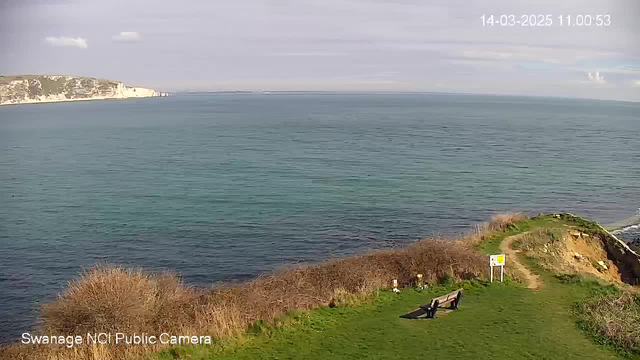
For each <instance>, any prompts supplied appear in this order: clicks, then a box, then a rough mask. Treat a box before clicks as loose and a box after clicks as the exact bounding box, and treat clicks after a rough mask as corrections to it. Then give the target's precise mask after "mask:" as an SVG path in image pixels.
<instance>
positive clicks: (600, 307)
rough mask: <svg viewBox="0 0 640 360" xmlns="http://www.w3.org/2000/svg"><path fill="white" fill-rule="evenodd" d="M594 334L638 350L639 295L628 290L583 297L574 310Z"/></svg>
mask: <svg viewBox="0 0 640 360" xmlns="http://www.w3.org/2000/svg"><path fill="white" fill-rule="evenodd" d="M578 315H579V316H580V317H581V318H582V320H583V321H584V322H585V325H586V326H587V327H588V328H589V329H590V330H592V331H594V332H595V333H596V334H597V335H599V336H601V337H604V338H606V339H609V341H612V342H613V343H616V344H619V345H621V346H623V347H624V348H626V349H628V350H631V351H632V352H635V353H640V297H638V296H637V295H636V294H633V293H630V292H624V293H622V294H612V295H607V296H596V297H592V298H590V299H587V300H586V301H584V302H583V303H582V304H580V308H579V311H578Z"/></svg>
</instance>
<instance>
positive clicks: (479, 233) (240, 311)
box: [0, 214, 525, 360]
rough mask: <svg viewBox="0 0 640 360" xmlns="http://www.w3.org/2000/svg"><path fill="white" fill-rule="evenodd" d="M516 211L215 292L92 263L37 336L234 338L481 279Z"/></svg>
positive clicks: (115, 350) (56, 355) (99, 350)
mask: <svg viewBox="0 0 640 360" xmlns="http://www.w3.org/2000/svg"><path fill="white" fill-rule="evenodd" d="M523 219H525V217H524V216H523V215H522V214H511V215H499V216H496V217H495V218H494V220H492V221H491V222H490V223H488V224H484V225H481V226H478V227H475V228H474V231H473V232H472V233H470V234H467V235H465V236H463V237H461V238H459V239H443V238H428V239H424V240H420V241H417V242H415V243H414V244H412V245H410V246H408V247H405V248H399V249H388V250H382V251H376V252H372V253H368V254H365V255H360V256H353V257H348V258H345V259H341V260H334V261H329V262H326V263H323V264H319V265H311V266H300V267H291V268H288V269H285V270H283V271H280V272H278V273H275V274H272V275H268V276H262V277H259V278H258V279H256V280H253V281H249V282H245V283H241V284H236V285H226V286H221V287H217V288H215V289H213V290H202V289H195V288H192V287H188V286H185V285H184V284H183V283H182V282H181V280H180V279H179V277H177V276H175V275H173V274H149V273H144V272H142V271H140V270H130V269H124V268H121V267H110V266H100V267H95V268H93V269H90V270H89V271H86V272H84V273H83V274H81V276H80V277H79V278H78V279H76V280H74V281H72V282H70V283H69V285H68V288H67V289H66V291H65V292H64V293H62V294H61V295H59V297H58V299H57V300H56V301H55V302H53V303H51V304H47V305H44V306H43V308H42V314H41V320H42V327H41V329H39V332H40V333H42V334H50V335H83V336H84V335H86V334H87V333H99V332H111V333H115V332H121V333H128V334H133V333H138V334H140V333H146V334H150V335H159V334H160V333H162V332H166V333H170V334H180V335H210V336H212V337H213V338H215V339H225V338H237V337H241V336H242V335H243V334H244V333H245V332H246V329H247V328H248V327H249V326H251V325H252V324H254V323H255V322H257V321H266V322H270V323H274V322H276V321H277V320H278V318H279V317H281V316H282V315H283V314H286V313H287V312H289V311H294V310H308V309H312V308H315V307H319V306H327V305H330V304H331V305H334V304H336V305H344V304H357V303H359V302H362V301H366V300H367V299H369V298H370V297H371V296H373V295H375V294H376V293H377V291H378V290H381V289H389V288H390V287H391V284H392V280H393V279H397V280H398V282H399V285H400V286H409V285H413V284H414V282H415V280H416V274H418V273H422V274H424V281H425V282H426V283H432V284H433V283H436V282H438V281H440V280H442V279H447V280H449V279H452V280H465V279H477V278H482V277H484V276H485V273H486V269H485V268H486V259H485V257H484V256H482V255H480V254H478V253H476V252H475V251H474V250H473V247H472V246H473V244H474V243H477V242H479V241H480V240H481V239H483V238H484V237H486V236H487V235H488V234H490V233H491V232H493V231H502V230H504V229H506V228H507V227H508V226H509V225H510V224H512V223H513V222H515V221H519V220H523ZM160 348H161V347H160V345H158V346H156V347H145V346H119V347H116V346H114V345H111V346H86V345H82V346H76V347H74V348H73V349H65V348H63V347H54V346H50V345H49V346H26V345H13V346H10V347H5V348H4V349H2V350H0V358H7V359H51V360H53V359H67V360H79V359H92V360H99V359H104V360H106V359H110V360H111V359H114V360H115V359H125V358H131V357H134V356H136V355H141V354H144V353H149V352H150V351H155V350H159V349H160Z"/></svg>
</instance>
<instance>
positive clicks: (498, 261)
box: [489, 254, 505, 266]
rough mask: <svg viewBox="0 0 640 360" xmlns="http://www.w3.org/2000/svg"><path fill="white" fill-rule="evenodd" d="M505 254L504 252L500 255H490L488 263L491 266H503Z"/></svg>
mask: <svg viewBox="0 0 640 360" xmlns="http://www.w3.org/2000/svg"><path fill="white" fill-rule="evenodd" d="M504 261H505V256H504V254H500V255H491V256H490V257H489V264H490V265H491V266H504Z"/></svg>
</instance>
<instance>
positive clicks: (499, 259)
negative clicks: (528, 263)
mask: <svg viewBox="0 0 640 360" xmlns="http://www.w3.org/2000/svg"><path fill="white" fill-rule="evenodd" d="M505 260H506V256H505V255H504V254H498V255H491V256H489V274H490V275H489V279H491V282H493V268H494V267H496V266H499V267H500V282H502V280H503V279H504V263H505Z"/></svg>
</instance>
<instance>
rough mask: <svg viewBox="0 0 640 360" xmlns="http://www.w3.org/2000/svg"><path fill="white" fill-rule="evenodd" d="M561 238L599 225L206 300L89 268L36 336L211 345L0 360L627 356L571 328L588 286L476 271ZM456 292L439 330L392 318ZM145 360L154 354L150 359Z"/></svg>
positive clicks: (365, 264) (458, 246)
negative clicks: (420, 285) (504, 247)
mask: <svg viewBox="0 0 640 360" xmlns="http://www.w3.org/2000/svg"><path fill="white" fill-rule="evenodd" d="M563 227H575V228H578V229H588V230H593V231H594V232H597V231H600V229H599V227H598V226H597V224H596V225H594V223H590V222H586V221H582V220H580V221H576V219H575V218H573V217H571V216H551V215H544V216H538V217H534V218H526V217H525V216H523V215H522V214H510V215H501V216H498V217H496V218H494V219H493V220H492V221H491V222H489V223H487V224H484V225H482V226H478V227H476V228H475V229H474V232H473V233H471V234H468V235H466V236H463V237H462V238H460V239H457V240H455V239H449V240H444V239H440V238H436V239H426V240H421V241H418V242H416V243H415V244H413V245H411V246H409V247H406V248H399V249H388V250H384V251H377V252H372V253H369V254H365V255H360V256H353V257H349V258H345V259H342V260H335V261H329V262H326V263H323V264H319V265H313V266H304V267H294V268H289V269H285V270H284V271H281V272H278V273H274V274H272V275H267V276H263V277H260V278H258V279H256V280H253V281H249V282H245V283H241V284H235V285H225V286H220V287H218V288H216V289H214V290H210V291H204V290H198V289H192V288H189V287H186V286H184V285H183V284H182V283H181V282H180V281H179V279H178V278H177V277H175V276H172V275H167V274H146V273H143V272H140V271H132V270H127V269H122V268H110V267H107V268H96V269H93V270H92V271H89V272H87V273H85V274H83V275H82V276H81V277H80V278H79V279H78V280H76V281H74V282H72V283H70V284H69V287H68V289H67V290H66V291H65V292H64V293H63V294H61V295H60V297H59V298H58V300H57V301H56V302H54V303H52V304H49V305H46V306H44V308H43V316H42V319H43V331H45V332H49V333H56V334H61V335H66V334H77V333H84V332H88V331H90V332H96V331H98V332H99V331H119V332H122V331H123V329H124V331H126V332H129V333H132V332H137V333H140V332H146V333H147V334H154V333H155V334H159V333H160V332H168V333H171V334H174V335H195V334H197V335H212V336H213V337H214V341H215V344H214V345H209V346H189V347H174V348H170V349H164V350H163V349H162V347H159V346H152V347H147V348H145V347H137V348H136V347H101V348H97V349H96V348H90V347H84V348H80V349H74V352H73V353H71V352H69V351H67V350H65V349H54V350H51V348H46V349H44V348H41V347H40V348H26V347H22V348H21V347H19V346H15V347H10V348H8V350H9V351H7V352H6V354H9V355H6V356H3V354H2V349H0V358H2V359H4V358H7V359H9V358H11V359H18V358H21V359H50V360H53V359H65V360H80V359H92V360H99V359H109V360H115V359H129V358H137V357H141V356H142V357H144V358H145V359H147V358H153V359H156V360H167V359H202V360H204V359H226V358H234V359H235V358H240V359H242V358H246V359H266V358H269V359H278V358H293V359H296V358H299V359H327V358H330V359H341V358H343V359H352V358H365V357H366V358H373V359H386V358H391V357H396V358H403V359H404V358H406V359H411V358H416V359H417V358H425V357H426V358H445V359H446V358H456V359H464V358H468V359H477V358H485V357H488V356H490V355H492V354H493V355H495V356H500V357H503V358H518V359H521V358H531V359H541V358H542V359H545V358H547V359H556V358H563V359H578V358H579V359H613V358H619V357H631V356H634V355H636V353H635V352H634V351H629V346H628V344H627V345H625V344H624V341H623V340H624V339H622V338H619V339H615V338H614V339H613V340H611V339H612V338H611V334H607V333H605V332H603V331H602V329H603V327H602V323H601V322H598V321H595V322H594V321H592V320H593V319H596V317H595V316H592V317H590V318H586V319H582V320H581V321H580V322H579V323H578V325H579V326H577V325H576V320H578V317H577V316H578V315H577V313H572V312H571V311H570V309H572V308H573V309H576V306H580V304H583V305H585V306H586V305H593V306H591V308H589V309H594V310H597V309H598V305H601V302H598V301H600V300H594V299H597V297H598V296H612V295H611V294H613V293H612V292H610V291H609V290H608V289H609V288H608V287H607V286H605V285H602V284H600V283H598V282H597V281H591V280H589V281H587V280H585V279H583V278H579V277H575V276H573V275H564V276H554V274H552V273H551V272H549V271H545V270H543V268H542V267H540V266H539V264H538V263H536V260H534V259H531V258H527V257H524V256H521V260H522V262H523V263H525V264H527V265H528V267H529V268H530V269H533V270H534V271H535V272H538V273H539V274H540V275H541V277H542V278H543V280H544V283H545V285H544V287H543V289H541V290H538V291H532V290H530V289H527V288H525V287H524V286H522V285H521V284H519V283H517V282H511V281H509V280H508V281H507V282H506V283H504V284H499V283H494V284H487V283H486V282H485V281H484V280H483V279H484V278H486V265H487V264H486V262H487V259H486V257H485V256H484V255H482V254H481V252H484V253H485V254H489V253H498V252H499V248H500V243H501V241H502V240H504V239H505V238H506V237H507V236H511V235H516V234H520V233H523V232H528V233H529V234H532V235H531V236H530V237H531V238H530V239H529V238H526V239H525V241H528V244H530V245H535V244H537V243H536V241H537V240H536V239H535V237H536V236H535V234H541V235H545V236H547V237H554V236H556V234H557V231H558V230H557V229H561V228H563ZM525 245H526V244H525ZM474 249H475V251H474ZM417 273H422V274H424V275H425V276H424V281H425V282H426V283H429V284H430V285H431V286H432V287H431V288H430V289H429V290H424V291H417V290H412V289H410V288H409V289H405V290H403V291H402V293H401V294H399V295H397V294H393V293H392V292H390V291H388V289H389V288H390V285H391V280H392V279H398V281H399V285H400V287H411V286H413V285H415V281H416V278H415V274H417ZM507 279H509V278H507ZM436 284H441V285H436ZM460 284H463V285H464V287H465V289H466V291H465V295H464V297H463V300H462V305H461V308H460V310H458V311H454V312H452V313H450V314H447V315H445V316H441V317H439V318H438V319H436V320H407V319H402V318H400V317H399V316H400V315H402V314H405V313H408V312H410V311H413V310H415V309H417V307H418V305H420V304H423V303H426V302H428V301H429V299H430V298H432V297H435V296H439V295H443V294H444V293H446V292H448V291H450V290H452V289H454V288H457V287H459V286H460ZM603 289H604V290H603ZM625 301H628V300H625ZM576 304H578V305H576ZM628 305H629V306H630V307H629V308H631V309H635V308H633V306H632V305H633V304H632V303H628ZM585 313H586V312H585ZM592 313H593V314H595V313H596V311H592ZM598 319H606V317H605V316H601V317H600V318H598ZM629 324H631V325H633V324H635V323H634V322H633V321H631V322H630V323H629ZM585 331H586V333H585ZM585 334H586V335H587V336H585ZM618 334H626V332H618ZM602 339H607V341H601V340H602ZM621 339H622V340H621ZM633 339H634V338H631V341H633ZM609 340H611V341H609ZM5 350H7V349H5ZM154 351H162V352H161V353H155V355H152V354H153V352H154Z"/></svg>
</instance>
